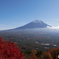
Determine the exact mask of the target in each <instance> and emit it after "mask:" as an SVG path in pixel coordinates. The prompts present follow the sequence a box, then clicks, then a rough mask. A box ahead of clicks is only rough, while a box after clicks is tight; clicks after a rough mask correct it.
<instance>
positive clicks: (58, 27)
mask: <svg viewBox="0 0 59 59" xmlns="http://www.w3.org/2000/svg"><path fill="white" fill-rule="evenodd" d="M47 28H50V29H59V26H56V27H54V26H53V27H49V26H47Z"/></svg>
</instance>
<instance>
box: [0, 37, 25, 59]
mask: <svg viewBox="0 0 59 59" xmlns="http://www.w3.org/2000/svg"><path fill="white" fill-rule="evenodd" d="M0 59H24V54H23V53H21V49H20V48H19V47H18V46H17V45H16V44H14V43H13V42H10V41H3V40H2V38H0Z"/></svg>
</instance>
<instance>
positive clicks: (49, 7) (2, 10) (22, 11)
mask: <svg viewBox="0 0 59 59" xmlns="http://www.w3.org/2000/svg"><path fill="white" fill-rule="evenodd" d="M35 19H39V20H42V21H44V22H45V23H47V24H49V25H51V26H59V0H0V30H5V29H11V28H16V27H20V26H23V25H25V24H27V23H29V22H31V21H34V20H35Z"/></svg>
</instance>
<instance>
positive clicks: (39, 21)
mask: <svg viewBox="0 0 59 59" xmlns="http://www.w3.org/2000/svg"><path fill="white" fill-rule="evenodd" d="M33 23H41V20H35V21H33Z"/></svg>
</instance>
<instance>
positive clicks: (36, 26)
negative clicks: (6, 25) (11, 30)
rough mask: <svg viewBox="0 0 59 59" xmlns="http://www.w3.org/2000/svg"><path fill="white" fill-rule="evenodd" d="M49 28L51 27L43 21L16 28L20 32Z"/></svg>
mask: <svg viewBox="0 0 59 59" xmlns="http://www.w3.org/2000/svg"><path fill="white" fill-rule="evenodd" d="M47 26H49V25H48V24H46V23H44V22H43V21H41V20H35V21H33V22H30V23H28V24H26V25H24V26H22V27H18V28H15V30H19V29H34V28H46V27H47Z"/></svg>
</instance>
